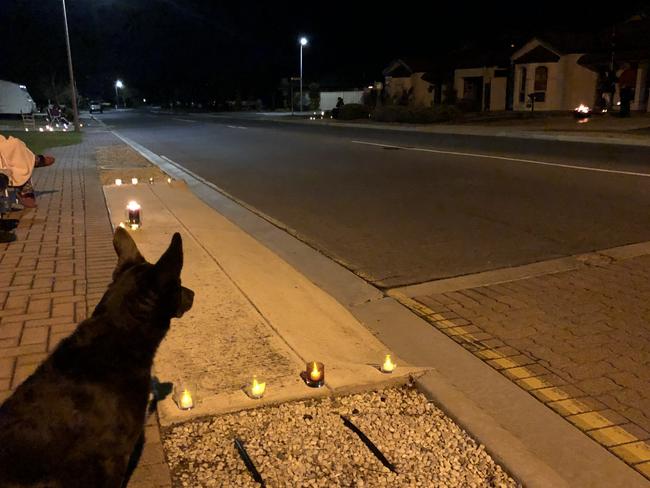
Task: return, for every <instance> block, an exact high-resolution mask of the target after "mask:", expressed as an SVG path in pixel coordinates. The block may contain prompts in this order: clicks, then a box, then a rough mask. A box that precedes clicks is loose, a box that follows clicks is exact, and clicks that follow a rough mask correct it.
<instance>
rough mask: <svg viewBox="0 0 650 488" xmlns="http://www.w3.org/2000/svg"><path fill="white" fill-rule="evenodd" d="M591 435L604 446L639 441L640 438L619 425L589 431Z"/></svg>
mask: <svg viewBox="0 0 650 488" xmlns="http://www.w3.org/2000/svg"><path fill="white" fill-rule="evenodd" d="M589 435H590V436H591V437H593V438H594V439H595V440H596V441H598V442H599V443H601V444H602V445H603V446H607V447H611V446H617V445H619V444H627V443H630V442H635V441H638V439H637V438H636V437H635V436H633V435H632V434H630V433H629V432H628V431H627V430H625V429H622V428H620V427H617V426H614V427H605V428H604V429H598V430H592V431H591V432H589Z"/></svg>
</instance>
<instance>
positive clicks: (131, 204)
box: [126, 200, 140, 210]
mask: <svg viewBox="0 0 650 488" xmlns="http://www.w3.org/2000/svg"><path fill="white" fill-rule="evenodd" d="M126 208H127V209H129V210H140V204H139V203H138V202H136V201H135V200H131V201H130V202H129V204H128V205H127V206H126Z"/></svg>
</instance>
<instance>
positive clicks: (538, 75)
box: [535, 66, 548, 91]
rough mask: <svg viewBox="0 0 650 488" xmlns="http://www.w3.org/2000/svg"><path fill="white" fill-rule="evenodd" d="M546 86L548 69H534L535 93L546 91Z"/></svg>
mask: <svg viewBox="0 0 650 488" xmlns="http://www.w3.org/2000/svg"><path fill="white" fill-rule="evenodd" d="M547 84H548V68H547V67H546V66H538V67H537V68H535V91H546V85H547Z"/></svg>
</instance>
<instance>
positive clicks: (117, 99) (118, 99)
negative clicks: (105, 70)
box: [115, 80, 124, 110]
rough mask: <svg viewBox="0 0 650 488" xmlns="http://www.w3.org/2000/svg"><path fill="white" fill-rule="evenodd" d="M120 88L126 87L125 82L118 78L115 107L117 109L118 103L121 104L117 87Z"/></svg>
mask: <svg viewBox="0 0 650 488" xmlns="http://www.w3.org/2000/svg"><path fill="white" fill-rule="evenodd" d="M118 88H124V83H122V80H117V81H116V82H115V109H116V110H117V107H118V105H119V104H120V98H119V95H118V94H117V89H118Z"/></svg>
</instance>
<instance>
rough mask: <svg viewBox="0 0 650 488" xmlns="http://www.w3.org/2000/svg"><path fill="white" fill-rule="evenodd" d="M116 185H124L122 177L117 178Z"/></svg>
mask: <svg viewBox="0 0 650 488" xmlns="http://www.w3.org/2000/svg"><path fill="white" fill-rule="evenodd" d="M115 185H116V186H121V185H122V179H121V178H115Z"/></svg>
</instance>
